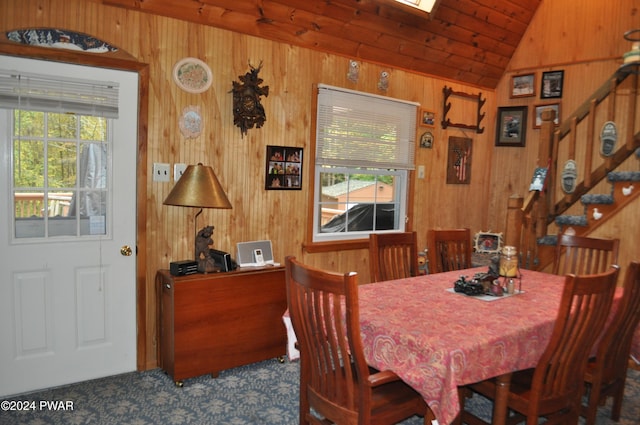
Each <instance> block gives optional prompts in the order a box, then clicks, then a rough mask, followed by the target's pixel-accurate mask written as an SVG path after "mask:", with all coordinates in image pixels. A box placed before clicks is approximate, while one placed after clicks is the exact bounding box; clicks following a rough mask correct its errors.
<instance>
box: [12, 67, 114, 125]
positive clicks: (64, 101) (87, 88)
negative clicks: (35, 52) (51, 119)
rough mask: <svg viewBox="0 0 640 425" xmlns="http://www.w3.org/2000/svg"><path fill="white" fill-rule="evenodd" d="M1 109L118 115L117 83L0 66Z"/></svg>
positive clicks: (101, 115) (100, 115)
mask: <svg viewBox="0 0 640 425" xmlns="http://www.w3.org/2000/svg"><path fill="white" fill-rule="evenodd" d="M0 108H8V109H27V110H33V111H42V112H57V113H75V114H81V115H92V116H98V117H105V118H118V83H115V82H108V81H107V82H105V81H92V80H82V79H76V78H74V79H70V78H69V79H65V78H62V77H54V76H48V75H38V74H29V73H24V72H17V71H11V70H3V69H0Z"/></svg>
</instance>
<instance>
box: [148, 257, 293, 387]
mask: <svg viewBox="0 0 640 425" xmlns="http://www.w3.org/2000/svg"><path fill="white" fill-rule="evenodd" d="M156 286H157V288H158V291H159V292H158V295H159V296H158V300H159V306H158V315H159V318H158V319H159V332H158V333H159V335H158V336H159V340H160V341H159V344H158V356H159V359H158V361H159V364H160V367H161V368H162V369H163V370H164V371H165V372H166V373H168V374H169V375H170V376H171V378H172V379H173V380H174V382H175V383H176V385H179V386H181V385H182V380H183V379H186V378H191V377H195V376H199V375H204V374H208V373H210V374H212V375H213V376H214V377H215V376H217V375H218V373H219V372H220V371H221V370H224V369H229V368H232V367H237V366H241V365H246V364H249V363H254V362H258V361H261V360H265V359H269V358H273V357H281V356H284V355H285V352H286V343H287V336H286V330H285V326H284V324H283V322H282V315H283V314H284V312H285V311H286V309H287V295H286V287H285V269H284V267H264V268H251V269H244V270H237V271H233V272H227V273H209V274H194V275H188V276H172V275H171V274H170V273H169V270H160V271H158V273H157V275H156Z"/></svg>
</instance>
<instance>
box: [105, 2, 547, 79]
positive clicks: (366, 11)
mask: <svg viewBox="0 0 640 425" xmlns="http://www.w3.org/2000/svg"><path fill="white" fill-rule="evenodd" d="M101 1H102V3H104V4H108V5H112V6H118V7H123V8H127V9H135V10H139V11H143V12H147V13H152V14H157V15H163V16H168V17H172V18H177V19H181V20H185V21H190V22H196V23H199V24H204V25H211V26H214V27H218V28H223V29H227V30H231V31H236V32H240V33H244V34H248V35H253V36H256V37H261V38H265V39H269V40H274V41H278V42H282V43H288V44H292V45H296V46H301V47H306V48H309V49H314V50H320V51H324V52H329V53H333V54H337V55H341V56H345V57H348V58H351V59H356V60H358V59H360V60H363V61H367V62H373V63H378V64H382V65H387V66H389V67H392V68H396V69H404V70H408V71H413V72H417V73H420V74H425V75H432V76H436V77H441V78H444V79H449V80H454V81H460V82H464V83H468V84H472V85H477V86H480V87H487V88H495V87H496V86H497V84H498V81H499V80H500V78H501V76H502V74H503V73H504V71H505V69H506V67H507V65H508V63H509V60H510V59H511V56H512V55H513V53H514V52H515V50H516V47H517V46H518V43H519V42H520V40H521V38H522V36H523V35H524V33H525V31H526V29H527V26H528V25H529V22H530V21H531V19H532V18H533V15H534V13H535V12H536V10H537V8H538V6H539V5H540V2H541V1H542V0H438V1H437V3H436V7H435V9H434V10H433V11H432V12H431V14H428V15H427V14H424V13H422V12H419V11H416V10H414V9H413V8H411V7H408V6H405V5H401V4H398V3H396V2H394V1H393V0H101Z"/></svg>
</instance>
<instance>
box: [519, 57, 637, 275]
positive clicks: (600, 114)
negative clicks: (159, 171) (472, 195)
mask: <svg viewBox="0 0 640 425" xmlns="http://www.w3.org/2000/svg"><path fill="white" fill-rule="evenodd" d="M639 73H640V64H639V63H634V64H628V65H625V66H622V67H620V68H619V69H618V70H616V72H614V74H613V75H612V76H611V77H610V78H609V79H608V80H607V81H606V82H605V83H604V84H603V85H602V86H601V87H600V88H599V89H598V90H596V92H595V93H594V94H593V95H591V96H590V97H589V98H588V99H587V100H586V101H585V102H584V103H583V104H582V105H581V106H580V107H579V108H578V109H577V110H576V111H575V112H574V113H573V114H571V116H570V117H569V118H568V119H567V120H565V121H564V122H562V123H561V124H560V125H559V126H557V127H556V126H555V125H554V119H555V112H554V111H553V110H551V109H548V110H545V111H543V113H542V127H541V133H540V151H539V155H540V156H539V158H548V170H547V174H546V180H545V184H544V189H543V190H541V191H536V190H534V191H530V192H529V195H528V197H527V198H526V199H519V200H510V202H509V210H508V212H507V229H506V243H507V244H508V245H515V246H516V247H518V249H519V252H520V256H521V264H522V267H524V268H529V269H536V270H541V269H544V268H545V267H546V266H547V265H549V264H550V263H551V262H553V247H554V246H555V243H556V240H557V232H559V233H564V232H566V231H570V232H573V233H575V234H577V235H588V234H590V233H591V232H593V231H594V230H595V229H597V228H598V227H600V226H602V225H603V224H604V223H606V222H607V221H608V220H609V219H610V218H611V217H613V216H614V215H615V214H616V212H617V211H620V210H621V209H623V208H625V207H626V206H627V205H628V204H629V203H631V202H632V201H633V200H634V199H636V198H637V197H638V196H640V171H636V170H640V119H638V115H639V114H638V112H639V106H640V91H639V87H638V80H639V78H638V74H639ZM604 122H613V123H615V125H616V129H617V143H616V144H615V146H614V148H613V149H607V147H606V145H603V146H602V147H601V137H600V136H601V134H600V133H601V131H600V128H602V126H603V124H604ZM578 138H580V143H578V140H577V139H578ZM609 147H610V146H609ZM614 149H615V150H614ZM598 152H600V154H599V155H598ZM603 152H605V154H603ZM568 160H573V161H575V165H576V168H577V171H578V173H577V175H582V176H584V178H583V180H582V181H580V182H578V181H575V182H573V185H572V184H568V186H569V189H571V188H572V187H571V186H573V188H574V190H573V191H572V192H571V193H566V192H565V190H563V187H564V188H565V189H566V188H567V182H568V181H569V182H571V179H572V178H574V177H575V176H576V174H572V173H571V171H564V170H565V169H566V168H565V167H566V163H567V161H568ZM548 233H549V234H548Z"/></svg>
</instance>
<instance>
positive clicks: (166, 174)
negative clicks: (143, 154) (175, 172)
mask: <svg viewBox="0 0 640 425" xmlns="http://www.w3.org/2000/svg"><path fill="white" fill-rule="evenodd" d="M170 174H171V169H170V168H169V164H163V163H159V162H156V163H154V164H153V181H154V182H168V181H169V178H170Z"/></svg>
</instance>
